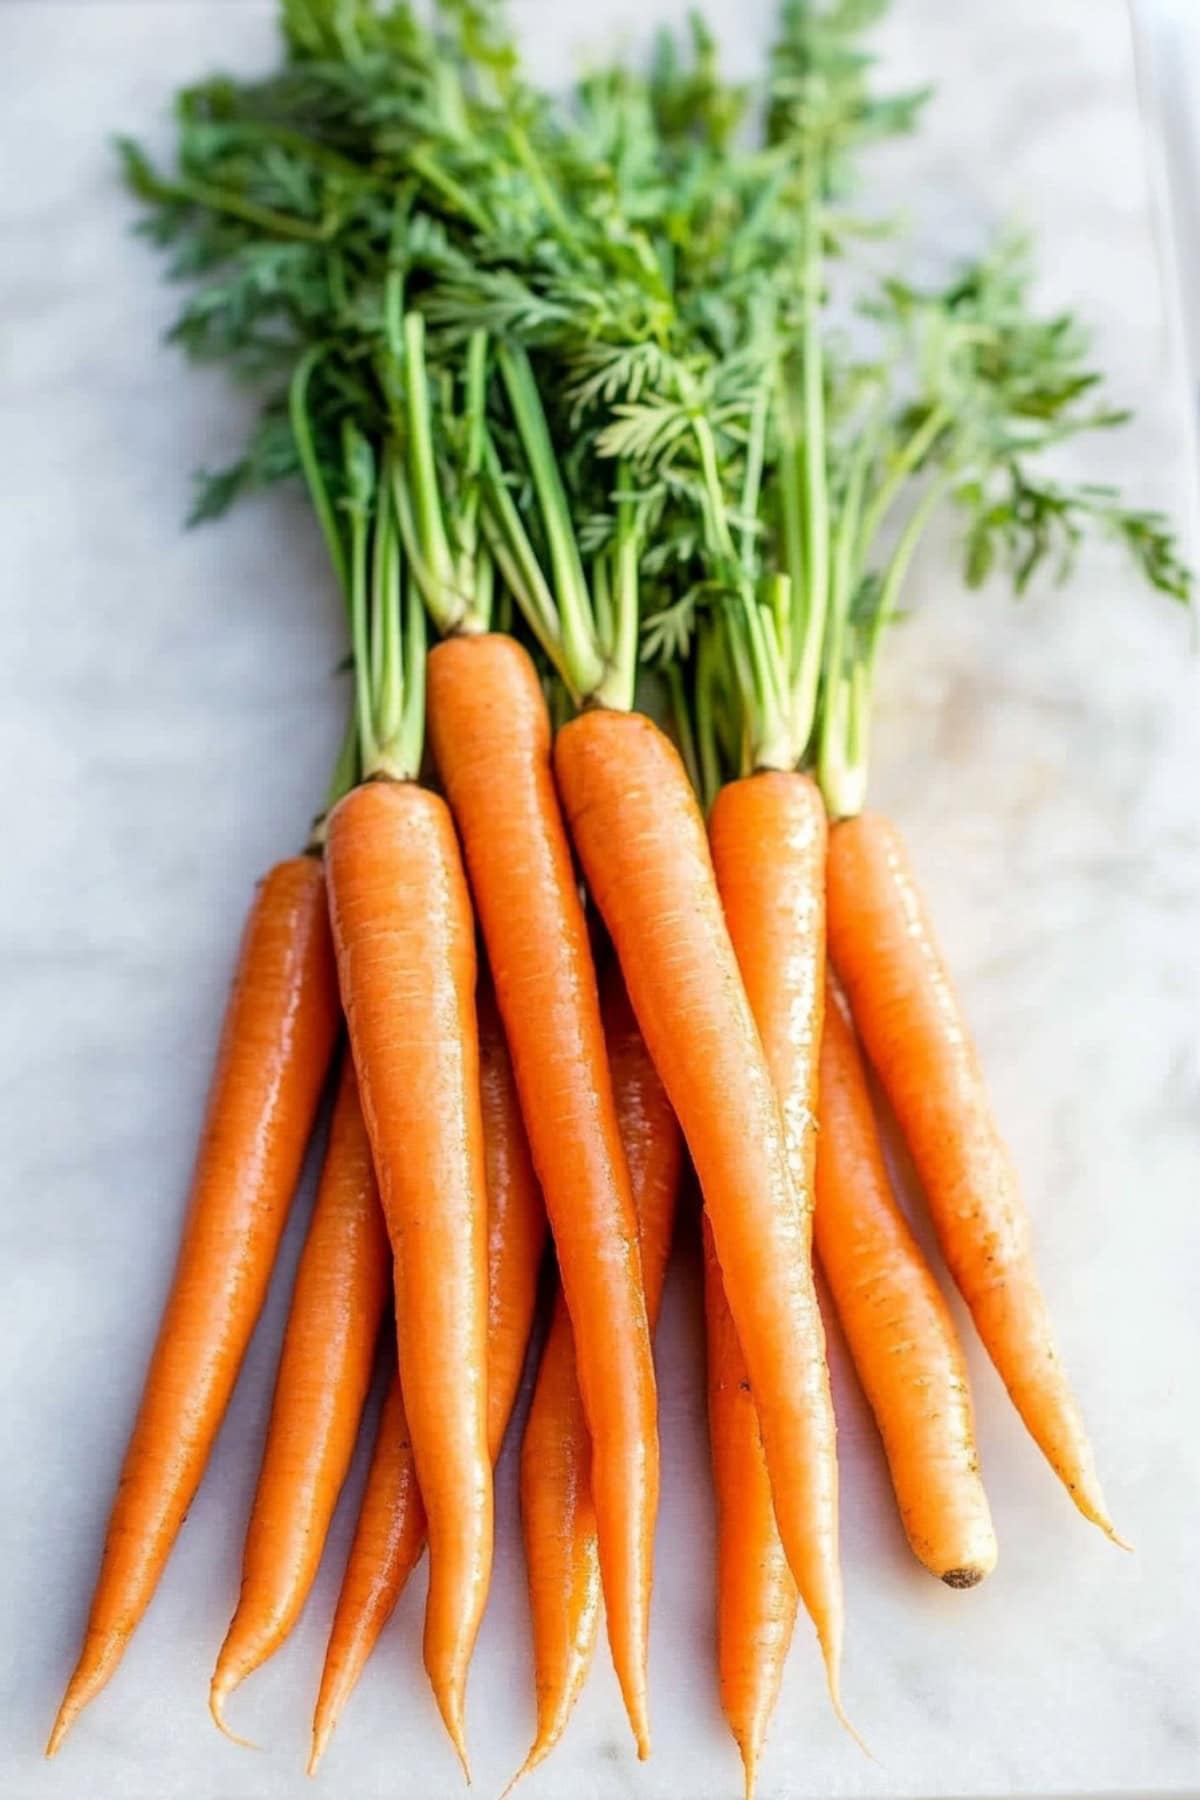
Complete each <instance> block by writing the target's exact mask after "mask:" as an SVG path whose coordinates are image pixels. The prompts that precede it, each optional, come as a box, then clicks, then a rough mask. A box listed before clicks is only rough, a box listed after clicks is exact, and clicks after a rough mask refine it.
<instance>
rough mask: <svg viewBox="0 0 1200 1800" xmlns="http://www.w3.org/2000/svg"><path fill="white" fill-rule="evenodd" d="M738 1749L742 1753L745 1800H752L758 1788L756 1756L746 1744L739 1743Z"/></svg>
mask: <svg viewBox="0 0 1200 1800" xmlns="http://www.w3.org/2000/svg"><path fill="white" fill-rule="evenodd" d="M738 1749H739V1750H740V1751H741V1753H742V1768H743V1770H744V1771H745V1776H746V1789H745V1794H746V1800H754V1793H755V1789H756V1788H757V1786H758V1756H757V1754H756V1753H755V1751H753V1750H751V1749H750V1748H749V1747H748V1746H747V1745H746V1744H742V1743H739V1745H738Z"/></svg>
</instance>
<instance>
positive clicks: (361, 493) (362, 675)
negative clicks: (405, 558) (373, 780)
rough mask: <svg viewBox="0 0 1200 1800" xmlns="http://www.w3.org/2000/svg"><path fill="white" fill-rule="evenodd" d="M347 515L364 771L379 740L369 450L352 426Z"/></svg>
mask: <svg viewBox="0 0 1200 1800" xmlns="http://www.w3.org/2000/svg"><path fill="white" fill-rule="evenodd" d="M342 443H343V453H344V457H345V462H346V473H347V488H348V492H349V498H348V499H347V502H346V505H347V510H348V512H349V516H350V577H349V597H350V640H351V646H352V649H353V652H354V685H355V707H356V711H357V714H358V731H359V741H360V743H361V745H362V763H363V771H364V773H365V774H368V775H370V774H373V773H374V771H375V769H376V767H377V766H378V758H379V740H378V738H377V737H376V735H375V709H374V695H373V693H372V679H371V643H370V598H369V593H368V573H367V558H368V540H369V537H370V521H369V509H370V503H371V495H370V490H369V488H368V486H367V480H368V475H367V459H368V458H369V457H370V450H369V447H368V446H367V444H366V440H365V439H363V438H362V437H361V436H360V435H359V433H357V432H356V431H355V430H354V429H353V427H351V426H346V427H344V429H343V434H342Z"/></svg>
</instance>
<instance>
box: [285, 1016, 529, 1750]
mask: <svg viewBox="0 0 1200 1800" xmlns="http://www.w3.org/2000/svg"><path fill="white" fill-rule="evenodd" d="M478 1011H479V1070H480V1076H479V1079H480V1092H481V1097H482V1106H483V1142H484V1152H485V1156H486V1160H487V1189H488V1364H487V1366H488V1447H489V1450H490V1452H491V1456H492V1460H493V1462H494V1461H495V1460H496V1458H497V1457H498V1456H499V1454H500V1447H501V1444H502V1443H503V1441H504V1433H505V1431H506V1430H507V1428H508V1421H509V1417H510V1415H511V1413H512V1409H513V1405H514V1403H515V1401H516V1397H517V1391H518V1389H519V1387H520V1383H521V1372H522V1370H523V1368H524V1365H525V1351H526V1348H527V1346H528V1343H529V1333H530V1331H531V1329H532V1327H533V1317H534V1312H535V1309H536V1305H537V1289H538V1272H539V1269H540V1267H541V1261H542V1254H543V1251H544V1249H545V1244H546V1210H545V1207H544V1205H543V1203H542V1196H541V1193H540V1191H539V1189H538V1185H537V1178H536V1176H535V1175H534V1173H533V1165H532V1163H531V1161H530V1158H529V1146H528V1143H527V1141H526V1138H525V1127H524V1125H523V1124H522V1122H521V1115H520V1110H519V1108H518V1105H517V1097H516V1088H515V1086H514V1083H513V1076H512V1065H511V1063H510V1061H509V1057H508V1049H507V1046H506V1044H505V1042H504V1033H503V1031H502V1030H501V1027H500V1020H499V1017H498V1015H497V1013H496V1007H495V1002H494V1000H493V998H492V995H491V990H490V988H489V987H487V986H486V985H485V986H483V987H481V989H480V993H479V1008H478ZM424 1547H425V1509H424V1507H423V1506H422V1504H421V1495H420V1490H419V1488H418V1486H417V1481H416V1474H415V1470H414V1465H413V1458H412V1448H411V1443H410V1440H409V1434H408V1422H407V1420H406V1419H405V1416H404V1402H403V1399H402V1397H401V1394H400V1390H399V1385H398V1382H397V1381H395V1380H394V1381H393V1382H392V1385H391V1388H390V1389H389V1391H388V1397H387V1400H386V1401H385V1403H384V1408H383V1414H382V1417H381V1419H380V1423H379V1432H378V1436H377V1438H376V1441H375V1452H374V1457H373V1459H372V1462H371V1468H370V1472H369V1474H368V1476H367V1486H366V1490H365V1492H364V1495H363V1502H362V1509H361V1511H360V1513H359V1519H358V1527H357V1530H356V1531H355V1535H354V1542H353V1544H352V1545H351V1547H350V1555H349V1558H348V1560H347V1563H346V1572H345V1575H344V1576H343V1579H342V1590H341V1593H340V1595H339V1596H338V1603H337V1610H336V1612H335V1614H334V1619H333V1626H332V1629H331V1631H330V1634H329V1647H328V1649H327V1651H326V1654H325V1668H324V1671H323V1673H322V1676H321V1689H320V1693H319V1694H318V1696H317V1706H316V1711H315V1713H314V1715H313V1741H312V1756H311V1759H310V1762H309V1773H310V1774H311V1773H312V1772H313V1771H314V1770H315V1769H316V1766H317V1763H318V1762H319V1761H320V1759H321V1757H322V1756H323V1754H324V1752H325V1750H326V1748H327V1746H328V1743H329V1740H330V1737H331V1736H332V1735H333V1730H334V1727H335V1726H336V1724H337V1722H338V1719H339V1717H340V1716H341V1712H342V1709H343V1707H344V1706H345V1704H346V1702H347V1700H348V1699H349V1698H350V1695H351V1694H352V1693H353V1692H354V1689H355V1687H356V1685H357V1683H358V1679H359V1676H360V1675H361V1674H362V1672H363V1669H364V1668H365V1667H366V1664H367V1659H368V1657H369V1656H370V1654H371V1652H372V1650H373V1649H374V1648H375V1645H376V1643H377V1642H378V1640H379V1634H380V1633H381V1632H382V1630H383V1628H384V1626H385V1625H386V1624H387V1622H388V1620H389V1619H390V1618H391V1616H392V1612H393V1611H394V1609H395V1606H396V1602H397V1601H398V1600H399V1598H400V1595H401V1593H402V1592H403V1590H404V1585H405V1583H406V1582H407V1580H408V1577H409V1575H410V1574H411V1573H412V1571H413V1569H414V1568H415V1566H416V1564H417V1562H418V1561H419V1559H420V1556H421V1552H422V1550H423V1549H424Z"/></svg>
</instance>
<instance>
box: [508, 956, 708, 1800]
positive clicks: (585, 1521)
mask: <svg viewBox="0 0 1200 1800" xmlns="http://www.w3.org/2000/svg"><path fill="white" fill-rule="evenodd" d="M602 1005H603V1011H604V1031H605V1039H606V1042H607V1045H608V1058H609V1065H610V1067H611V1069H612V1080H613V1094H614V1098H615V1101H616V1107H617V1117H618V1119H619V1121H620V1127H621V1140H622V1142H623V1144H624V1146H625V1154H626V1158H627V1160H628V1164H629V1176H630V1180H631V1182H632V1184H633V1195H634V1204H635V1206H636V1207H637V1214H638V1223H639V1227H640V1233H641V1237H640V1242H641V1255H642V1270H643V1276H644V1280H645V1289H646V1307H647V1310H648V1313H649V1318H650V1328H651V1330H652V1331H653V1329H654V1326H655V1324H656V1323H657V1320H658V1313H659V1307H660V1305H661V1302H662V1291H663V1283H664V1281H665V1278H666V1271H667V1259H668V1256H669V1254H670V1248H671V1237H672V1232H673V1230H674V1224H675V1212H676V1206H677V1203H678V1197H679V1181H680V1173H681V1169H682V1162H683V1144H682V1140H681V1138H680V1134H679V1127H678V1125H677V1124H676V1121H675V1115H674V1114H673V1113H672V1111H671V1107H670V1102H669V1101H668V1100H667V1097H666V1094H665V1093H664V1092H663V1087H662V1083H661V1082H660V1081H659V1079H658V1076H657V1075H656V1074H655V1071H654V1065H653V1063H652V1062H651V1061H650V1056H649V1053H648V1052H647V1050H646V1046H645V1043H644V1042H643V1039H642V1035H641V1032H640V1031H639V1030H638V1028H637V1022H636V1020H635V1019H634V1017H633V1010H632V1008H631V1007H630V1004H629V999H628V996H627V995H626V992H625V986H624V983H623V982H622V980H621V977H620V972H619V970H618V969H617V967H616V965H615V964H614V963H610V964H609V966H608V968H607V969H606V970H605V975H604V981H603V984H602ZM591 1468H592V1450H591V1440H590V1438H589V1436H588V1430H587V1422H586V1420H585V1418H584V1412H583V1401H582V1397H581V1395H580V1391H579V1382H578V1378H577V1375H576V1370H575V1345H574V1340H573V1338H572V1334H571V1320H570V1316H569V1314H568V1312H567V1308H566V1303H565V1300H564V1297H563V1292H562V1289H561V1288H560V1289H559V1290H558V1292H557V1294H556V1295H555V1301H554V1314H553V1318H552V1320H551V1324H550V1331H549V1335H548V1336H547V1339H546V1345H545V1348H544V1350H543V1352H542V1361H541V1365H540V1367H539V1370H538V1379H537V1386H536V1387H535V1389H534V1395H533V1403H532V1405H531V1407H530V1412H529V1420H528V1423H527V1425H526V1427H525V1438H524V1442H523V1444H522V1448H521V1522H522V1526H523V1530H524V1537H525V1560H526V1565H527V1568H528V1572H529V1600H530V1611H531V1614H532V1620H533V1661H534V1671H535V1685H536V1692H537V1732H536V1735H535V1737H534V1741H533V1744H532V1746H531V1748H530V1751H529V1754H528V1756H527V1757H526V1758H525V1761H524V1763H523V1764H522V1766H521V1768H520V1769H519V1770H518V1772H517V1774H516V1775H515V1776H514V1777H513V1780H512V1782H511V1783H510V1784H509V1786H510V1789H511V1788H512V1787H515V1786H516V1784H517V1782H518V1781H520V1780H521V1779H522V1777H523V1776H525V1775H528V1774H529V1773H530V1771H531V1770H533V1769H535V1768H537V1766H538V1764H539V1763H541V1762H543V1761H544V1760H545V1758H546V1757H547V1756H548V1755H549V1754H550V1752H551V1750H553V1748H554V1746H555V1745H556V1744H557V1743H558V1741H559V1739H560V1738H561V1737H562V1734H563V1732H564V1730H565V1729H566V1725H567V1721H568V1719H569V1718H570V1716H571V1712H572V1710H573V1709H574V1706H575V1702H576V1701H577V1700H578V1698H579V1695H580V1692H581V1691H582V1688H583V1684H584V1681H585V1680H586V1678H587V1673H588V1670H589V1668H590V1667H591V1663H592V1656H593V1652H594V1650H595V1647H596V1637H597V1633H598V1631H599V1625H600V1561H599V1550H598V1545H597V1539H596V1509H595V1506H594V1504H593V1501H592V1486H591Z"/></svg>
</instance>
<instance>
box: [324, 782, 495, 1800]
mask: <svg viewBox="0 0 1200 1800" xmlns="http://www.w3.org/2000/svg"><path fill="white" fill-rule="evenodd" d="M326 860H327V865H328V870H329V900H330V915H331V918H332V922H333V935H334V943H335V945H336V948H337V959H338V973H339V978H340V982H341V990H342V1002H343V1005H344V1006H345V1009H346V1022H347V1025H348V1027H349V1032H350V1042H351V1045H352V1046H353V1050H354V1061H355V1066H356V1067H357V1069H358V1074H359V1083H360V1087H361V1092H362V1103H363V1114H364V1117H365V1119H366V1122H367V1131H368V1133H369V1135H370V1139H371V1147H372V1151H373V1154H374V1159H375V1168H376V1172H377V1174H378V1177H379V1189H380V1195H381V1198H382V1201H383V1211H384V1217H385V1218H386V1220H387V1226H388V1236H389V1238H390V1240H391V1244H392V1250H393V1254H394V1257H395V1289H396V1326H397V1343H398V1346H399V1358H398V1360H399V1367H400V1381H401V1386H402V1388H403V1391H404V1407H405V1412H406V1414H407V1417H408V1422H409V1427H410V1429H411V1431H412V1441H413V1451H414V1454H415V1457H416V1465H417V1476H418V1479H419V1481H420V1484H421V1494H422V1498H423V1500H424V1505H425V1510H426V1513H427V1515H428V1522H429V1548H430V1575H429V1602H428V1610H427V1612H426V1618H425V1666H426V1669H427V1670H428V1673H429V1678H430V1681H431V1683H432V1686H433V1690H434V1694H435V1697H436V1699H437V1702H438V1706H439V1708H440V1710H441V1713H442V1718H443V1720H444V1721H445V1725H446V1729H447V1731H448V1732H449V1734H450V1737H451V1740H452V1741H453V1743H454V1745H455V1748H456V1749H457V1751H458V1753H459V1757H460V1759H461V1760H462V1761H463V1764H464V1769H465V1767H466V1749H465V1741H464V1737H463V1704H464V1696H465V1688H466V1677H467V1667H468V1664H469V1662H470V1657H471V1650H472V1648H473V1646H474V1642H475V1637H476V1634H477V1632H478V1629H479V1622H480V1619H481V1618H482V1616H483V1607H484V1602H485V1600H486V1597H487V1588H488V1579H489V1575H490V1570H491V1556H492V1477H491V1463H490V1460H489V1457H488V1443H487V1367H486V1356H487V1190H486V1185H485V1171H484V1154H483V1124H482V1119H481V1115H480V1100H479V1043H478V1034H477V1029H476V1023H475V932H474V921H473V918H472V915H471V902H470V898H469V896H468V893H467V885H466V878H465V876H464V874H463V869H462V863H461V860H460V857H459V852H458V843H457V840H456V838H455V835H454V826H453V823H452V821H451V818H450V814H449V811H448V810H447V808H446V805H445V802H444V801H442V800H441V799H439V798H438V797H437V796H436V795H435V794H431V793H429V792H427V791H426V790H425V789H422V788H419V787H417V786H416V785H415V783H413V782H411V781H408V782H403V781H389V780H384V781H372V782H369V783H367V784H366V785H364V786H362V787H358V788H355V790H354V791H353V793H351V794H348V795H347V797H346V798H345V799H344V800H343V801H341V803H340V804H339V805H338V806H337V808H336V809H335V811H334V813H333V815H332V817H331V819H330V821H329V839H328V846H327V850H326Z"/></svg>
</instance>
